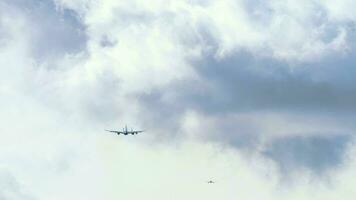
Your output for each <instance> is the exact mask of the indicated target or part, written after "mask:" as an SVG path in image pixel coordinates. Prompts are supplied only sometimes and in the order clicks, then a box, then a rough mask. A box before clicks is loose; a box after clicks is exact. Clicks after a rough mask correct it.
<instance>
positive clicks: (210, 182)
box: [207, 180, 215, 184]
mask: <svg viewBox="0 0 356 200" xmlns="http://www.w3.org/2000/svg"><path fill="white" fill-rule="evenodd" d="M207 183H209V184H212V183H215V182H214V181H212V180H210V181H208V182H207Z"/></svg>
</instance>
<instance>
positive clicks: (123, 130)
mask: <svg viewBox="0 0 356 200" xmlns="http://www.w3.org/2000/svg"><path fill="white" fill-rule="evenodd" d="M105 131H108V132H111V133H116V134H118V135H120V134H124V135H129V134H131V135H135V134H139V133H142V132H143V131H134V130H132V129H131V131H129V130H127V125H125V128H123V129H122V131H112V130H105Z"/></svg>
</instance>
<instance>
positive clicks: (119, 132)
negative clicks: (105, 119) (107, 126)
mask: <svg viewBox="0 0 356 200" xmlns="http://www.w3.org/2000/svg"><path fill="white" fill-rule="evenodd" d="M105 131H108V132H111V133H118V134H121V133H124V132H122V131H111V130H105Z"/></svg>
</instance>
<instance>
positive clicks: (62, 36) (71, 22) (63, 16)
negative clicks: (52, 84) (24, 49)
mask: <svg viewBox="0 0 356 200" xmlns="http://www.w3.org/2000/svg"><path fill="white" fill-rule="evenodd" d="M5 3H6V4H7V5H8V6H10V7H12V8H13V9H14V10H15V12H17V14H21V15H23V16H24V17H25V18H26V20H28V23H29V24H30V25H31V30H29V32H28V33H26V34H28V35H31V36H32V37H31V40H32V41H31V45H32V46H31V49H32V50H31V53H32V55H33V57H34V58H35V59H36V60H38V61H47V62H49V61H51V60H52V59H53V58H58V57H62V56H64V55H65V54H74V53H77V52H79V51H83V50H85V48H86V42H87V36H86V33H85V28H86V27H85V25H84V24H83V23H82V22H81V20H80V18H79V17H78V15H77V14H76V13H75V12H74V11H72V10H69V9H61V8H59V7H56V5H55V3H54V2H53V1H52V0H30V1H26V0H14V1H10V0H6V1H5Z"/></svg>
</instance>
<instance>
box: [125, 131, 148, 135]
mask: <svg viewBox="0 0 356 200" xmlns="http://www.w3.org/2000/svg"><path fill="white" fill-rule="evenodd" d="M142 132H144V131H128V132H127V133H128V134H132V135H133V134H138V133H142Z"/></svg>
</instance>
